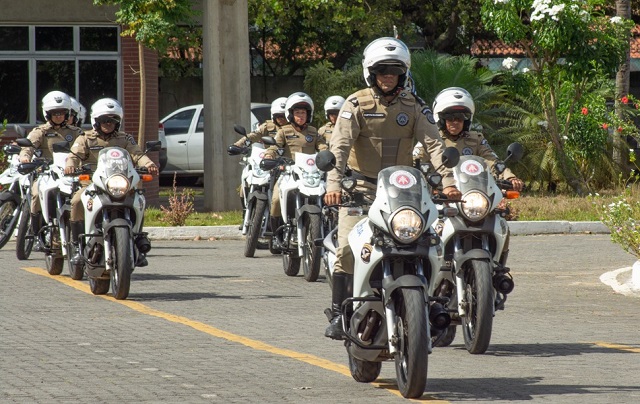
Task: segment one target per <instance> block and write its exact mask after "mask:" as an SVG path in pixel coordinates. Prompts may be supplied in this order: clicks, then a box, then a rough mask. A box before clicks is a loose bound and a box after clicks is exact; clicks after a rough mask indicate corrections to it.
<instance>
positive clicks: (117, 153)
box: [98, 147, 131, 178]
mask: <svg viewBox="0 0 640 404" xmlns="http://www.w3.org/2000/svg"><path fill="white" fill-rule="evenodd" d="M130 159H131V157H130V156H129V152H127V151H126V150H124V149H121V148H119V147H107V148H104V149H102V150H100V154H98V169H99V170H104V177H105V178H109V177H111V176H112V175H114V174H122V175H124V176H125V177H127V178H129V161H130Z"/></svg>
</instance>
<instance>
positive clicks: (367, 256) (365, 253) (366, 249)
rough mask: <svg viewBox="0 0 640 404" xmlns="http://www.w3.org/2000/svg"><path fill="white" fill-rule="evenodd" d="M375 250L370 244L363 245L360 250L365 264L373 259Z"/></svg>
mask: <svg viewBox="0 0 640 404" xmlns="http://www.w3.org/2000/svg"><path fill="white" fill-rule="evenodd" d="M372 250H373V247H371V245H370V244H365V245H364V246H363V247H362V251H360V259H361V260H362V262H364V263H365V264H368V263H369V261H370V260H371V251H372Z"/></svg>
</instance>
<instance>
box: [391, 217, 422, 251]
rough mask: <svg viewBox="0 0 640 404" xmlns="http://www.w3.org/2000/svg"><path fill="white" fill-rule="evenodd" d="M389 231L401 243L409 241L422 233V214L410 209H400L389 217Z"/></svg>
mask: <svg viewBox="0 0 640 404" xmlns="http://www.w3.org/2000/svg"><path fill="white" fill-rule="evenodd" d="M391 231H392V234H393V236H394V237H395V238H396V239H397V240H398V241H400V242H401V243H411V242H413V241H415V240H417V239H418V237H420V235H421V234H422V216H420V215H419V214H418V213H416V212H415V211H414V210H412V209H401V210H399V211H398V212H396V214H394V215H393V217H392V218H391Z"/></svg>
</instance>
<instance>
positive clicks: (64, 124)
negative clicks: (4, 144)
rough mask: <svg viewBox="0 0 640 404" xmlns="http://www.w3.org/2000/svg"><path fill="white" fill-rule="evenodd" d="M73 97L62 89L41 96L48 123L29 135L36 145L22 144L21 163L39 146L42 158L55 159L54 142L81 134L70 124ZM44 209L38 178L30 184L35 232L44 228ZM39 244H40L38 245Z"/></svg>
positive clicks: (32, 225) (28, 137) (73, 138)
mask: <svg viewBox="0 0 640 404" xmlns="http://www.w3.org/2000/svg"><path fill="white" fill-rule="evenodd" d="M70 110H71V99H70V97H69V96H68V95H67V94H65V93H63V92H62V91H51V92H49V93H47V94H46V95H45V96H44V97H42V114H43V115H44V119H45V121H46V123H44V124H42V125H40V126H37V127H35V128H34V129H33V130H32V131H31V132H29V134H28V135H27V139H29V140H30V141H31V143H32V144H33V147H23V148H22V150H21V151H20V162H21V163H28V162H30V161H31V159H32V157H33V154H34V152H35V150H36V149H39V150H41V152H42V157H43V158H45V159H47V160H50V161H53V144H54V143H58V142H65V141H66V142H69V143H72V142H73V141H75V140H76V138H77V137H78V136H80V135H82V129H80V128H78V127H76V126H73V125H70V124H68V121H69V119H70V115H71V112H70ZM42 226H43V223H42V208H41V207H40V196H39V194H38V181H34V183H33V184H31V227H32V229H33V233H34V234H36V235H37V234H38V233H39V232H40V229H41V228H42ZM39 247H40V245H39V244H37V246H36V248H39Z"/></svg>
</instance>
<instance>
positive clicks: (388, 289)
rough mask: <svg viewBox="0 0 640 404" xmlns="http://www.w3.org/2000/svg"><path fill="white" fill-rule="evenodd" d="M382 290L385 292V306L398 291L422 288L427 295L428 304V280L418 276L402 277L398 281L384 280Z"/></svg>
mask: <svg viewBox="0 0 640 404" xmlns="http://www.w3.org/2000/svg"><path fill="white" fill-rule="evenodd" d="M382 288H383V289H384V290H385V293H384V296H385V302H384V304H385V306H386V305H387V304H388V303H389V300H391V298H392V296H393V293H394V292H395V291H396V290H397V289H407V288H414V289H415V288H420V289H422V292H423V293H424V295H425V304H426V302H427V285H426V280H425V279H424V278H422V279H421V278H420V277H419V276H416V275H402V276H401V277H399V278H397V279H393V280H391V281H389V280H386V279H383V280H382Z"/></svg>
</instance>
